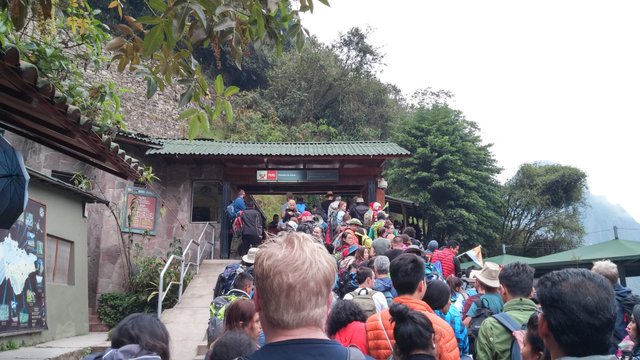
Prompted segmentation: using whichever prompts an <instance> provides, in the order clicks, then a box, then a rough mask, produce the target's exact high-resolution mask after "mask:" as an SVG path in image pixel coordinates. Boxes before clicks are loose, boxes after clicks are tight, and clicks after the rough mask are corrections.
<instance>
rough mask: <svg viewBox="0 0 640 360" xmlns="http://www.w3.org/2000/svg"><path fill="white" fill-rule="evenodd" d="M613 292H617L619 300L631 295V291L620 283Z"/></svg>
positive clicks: (614, 287)
mask: <svg viewBox="0 0 640 360" xmlns="http://www.w3.org/2000/svg"><path fill="white" fill-rule="evenodd" d="M613 291H614V292H615V294H616V298H617V299H618V300H621V299H624V298H626V297H627V296H629V295H631V290H629V289H627V288H626V287H624V286H622V285H620V284H618V283H617V284H615V285H614V286H613Z"/></svg>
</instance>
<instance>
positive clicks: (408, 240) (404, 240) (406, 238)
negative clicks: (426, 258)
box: [399, 234, 411, 245]
mask: <svg viewBox="0 0 640 360" xmlns="http://www.w3.org/2000/svg"><path fill="white" fill-rule="evenodd" d="M399 236H400V237H401V238H402V243H403V244H409V245H411V238H410V237H409V235H407V234H401V235H399Z"/></svg>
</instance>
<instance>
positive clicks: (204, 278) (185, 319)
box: [161, 260, 238, 359]
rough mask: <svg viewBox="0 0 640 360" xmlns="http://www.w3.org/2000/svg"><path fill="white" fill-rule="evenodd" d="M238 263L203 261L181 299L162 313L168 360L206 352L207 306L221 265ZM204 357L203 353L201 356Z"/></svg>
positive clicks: (220, 270) (221, 269)
mask: <svg viewBox="0 0 640 360" xmlns="http://www.w3.org/2000/svg"><path fill="white" fill-rule="evenodd" d="M237 262H238V260H204V261H203V263H202V265H201V266H200V272H199V273H198V274H197V275H195V276H194V277H193V280H191V283H189V286H188V287H187V289H186V290H185V292H184V293H183V294H182V300H181V301H180V303H178V304H177V305H176V306H174V307H173V308H172V309H168V310H166V311H163V312H162V316H161V320H162V322H163V323H164V324H165V326H166V327H167V330H168V331H169V335H170V337H171V358H173V359H194V358H195V357H196V356H197V355H198V354H199V353H201V352H202V350H203V349H202V348H201V347H200V345H202V344H203V343H204V349H206V329H207V324H208V321H209V304H210V303H211V300H212V299H213V288H214V286H215V283H216V280H217V279H218V275H219V274H220V273H221V272H222V271H223V270H224V268H225V266H227V265H229V264H233V263H237ZM204 354H206V350H204V353H203V354H200V355H201V356H204Z"/></svg>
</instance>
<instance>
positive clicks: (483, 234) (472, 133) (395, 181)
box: [385, 104, 500, 248]
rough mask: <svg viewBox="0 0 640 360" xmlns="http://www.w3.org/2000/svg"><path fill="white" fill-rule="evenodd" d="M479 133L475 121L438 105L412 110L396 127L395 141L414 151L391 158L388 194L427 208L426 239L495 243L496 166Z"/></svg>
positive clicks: (486, 244)
mask: <svg viewBox="0 0 640 360" xmlns="http://www.w3.org/2000/svg"><path fill="white" fill-rule="evenodd" d="M477 132H478V127H477V126H476V124H475V123H473V122H471V121H468V120H466V119H465V118H464V116H463V114H462V113H461V112H460V111H457V110H453V109H451V108H450V107H449V106H447V105H442V104H440V105H433V106H431V107H419V108H417V109H415V110H413V111H412V112H411V113H410V115H409V116H408V118H406V119H403V120H402V121H400V122H399V123H398V125H397V127H396V128H395V129H394V133H395V136H394V137H393V140H395V142H396V143H397V144H398V145H400V146H402V147H404V148H405V149H407V150H409V151H410V152H411V153H412V156H411V157H409V158H405V159H399V160H395V161H393V162H392V163H391V165H390V167H389V168H388V169H387V170H386V172H385V178H388V179H389V184H390V186H389V191H390V193H392V194H393V195H397V196H400V197H403V198H406V199H410V200H413V201H414V202H416V203H417V204H419V207H420V208H421V210H422V211H424V212H425V214H426V217H427V220H428V229H427V233H426V238H427V239H436V240H438V241H439V242H440V243H441V244H442V242H443V241H446V240H450V239H455V240H458V241H461V243H462V244H463V248H468V247H471V246H472V245H476V244H478V243H479V244H482V245H485V246H489V247H490V248H492V247H494V246H495V241H496V238H497V233H498V230H499V226H500V219H499V216H498V214H499V189H500V188H499V184H498V182H497V180H496V179H495V176H496V175H497V174H498V173H499V171H500V169H499V168H498V167H497V166H496V161H495V159H494V158H493V156H492V154H491V151H490V148H491V145H483V144H482V141H481V138H480V136H479V135H478V134H477Z"/></svg>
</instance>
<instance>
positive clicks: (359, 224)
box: [347, 218, 362, 226]
mask: <svg viewBox="0 0 640 360" xmlns="http://www.w3.org/2000/svg"><path fill="white" fill-rule="evenodd" d="M347 224H349V225H358V226H362V221H360V220H359V219H356V218H353V219H351V220H349V221H348V222H347Z"/></svg>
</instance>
